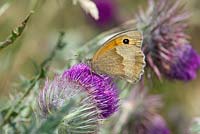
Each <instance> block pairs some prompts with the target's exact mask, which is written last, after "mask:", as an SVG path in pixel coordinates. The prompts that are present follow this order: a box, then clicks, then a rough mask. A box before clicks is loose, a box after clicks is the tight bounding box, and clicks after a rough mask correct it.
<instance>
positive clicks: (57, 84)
mask: <svg viewBox="0 0 200 134" xmlns="http://www.w3.org/2000/svg"><path fill="white" fill-rule="evenodd" d="M81 94H86V95H84V96H86V97H85V99H84V100H85V101H84V102H81V103H84V104H85V103H87V102H90V103H93V105H94V107H95V108H94V107H93V108H94V109H98V111H99V112H98V113H99V115H98V118H107V117H109V116H111V115H112V114H113V113H114V112H115V111H117V109H118V101H119V99H118V90H117V87H116V86H115V84H114V83H113V82H112V79H111V78H110V77H108V76H104V75H98V74H96V73H94V72H92V71H91V69H90V67H89V66H87V65H85V64H77V65H74V66H73V67H71V68H70V69H69V70H66V71H64V73H63V74H62V75H59V76H57V77H55V79H54V80H53V81H52V82H49V81H47V82H46V84H45V87H44V89H43V90H42V91H41V93H40V95H39V105H40V109H41V111H43V113H44V114H46V113H49V112H50V111H51V110H52V109H58V108H60V107H62V106H63V103H64V102H66V101H67V100H68V99H69V98H73V97H74V96H77V95H81ZM79 98H81V97H79Z"/></svg>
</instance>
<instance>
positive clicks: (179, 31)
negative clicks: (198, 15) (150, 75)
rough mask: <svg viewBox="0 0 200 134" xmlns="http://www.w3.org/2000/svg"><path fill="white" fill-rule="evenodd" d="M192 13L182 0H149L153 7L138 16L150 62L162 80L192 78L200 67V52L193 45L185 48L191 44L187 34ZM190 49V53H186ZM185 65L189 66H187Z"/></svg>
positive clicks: (145, 51) (144, 46) (146, 53)
mask: <svg viewBox="0 0 200 134" xmlns="http://www.w3.org/2000/svg"><path fill="white" fill-rule="evenodd" d="M189 16H190V15H189V13H188V12H186V11H185V9H184V5H182V4H181V3H180V0H177V1H169V0H159V1H158V2H157V3H155V1H154V0H149V9H148V10H147V11H146V12H144V11H142V10H141V11H140V13H139V14H138V15H137V21H138V28H139V29H141V30H143V31H144V34H145V35H144V43H143V50H144V53H145V55H146V60H147V63H148V65H149V66H150V67H151V68H152V69H153V71H154V72H155V73H156V75H157V76H158V77H159V78H160V79H161V76H162V75H165V76H167V77H169V78H173V79H178V80H191V79H193V78H195V76H196V71H197V69H199V68H200V66H199V59H200V57H199V56H198V54H197V53H196V52H195V51H194V50H193V49H192V48H191V47H190V48H189V50H186V49H185V48H187V47H189V45H186V44H189V41H188V39H189V36H188V35H187V34H186V33H185V30H186V28H187V22H186V20H187V19H188V18H189ZM186 51H187V54H186V55H182V54H183V53H185V52H186ZM190 58H192V60H190ZM185 65H186V66H187V67H183V66H185ZM188 66H190V67H188ZM192 66H195V68H193V67H192ZM166 70H167V73H166Z"/></svg>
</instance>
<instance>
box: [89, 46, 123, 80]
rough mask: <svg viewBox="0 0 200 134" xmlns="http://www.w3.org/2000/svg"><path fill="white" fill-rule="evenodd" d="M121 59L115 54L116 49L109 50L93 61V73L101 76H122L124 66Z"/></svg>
mask: <svg viewBox="0 0 200 134" xmlns="http://www.w3.org/2000/svg"><path fill="white" fill-rule="evenodd" d="M122 62H123V57H122V56H120V55H119V54H117V52H116V48H113V49H112V50H109V51H107V52H105V53H103V54H102V55H100V56H98V58H97V59H95V60H94V59H93V61H92V68H93V70H94V71H96V72H98V73H103V74H109V75H111V76H123V75H124V73H125V72H124V70H123V69H124V65H123V64H121V63H122Z"/></svg>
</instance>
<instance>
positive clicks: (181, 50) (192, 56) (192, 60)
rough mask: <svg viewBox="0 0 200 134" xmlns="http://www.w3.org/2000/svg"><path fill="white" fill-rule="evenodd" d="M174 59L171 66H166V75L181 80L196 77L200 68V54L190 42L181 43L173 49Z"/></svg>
mask: <svg viewBox="0 0 200 134" xmlns="http://www.w3.org/2000/svg"><path fill="white" fill-rule="evenodd" d="M171 51H172V52H173V51H174V53H172V54H171V55H172V56H173V57H172V59H173V60H172V61H169V63H170V64H169V65H170V66H169V67H168V68H165V70H164V71H165V72H166V75H167V76H168V77H170V78H174V79H179V80H185V81H187V80H192V79H194V78H196V73H197V70H198V69H199V68H200V56H199V55H198V54H197V52H196V51H195V50H194V49H193V48H192V47H191V46H190V45H188V44H185V45H180V46H178V47H177V48H175V49H174V50H171Z"/></svg>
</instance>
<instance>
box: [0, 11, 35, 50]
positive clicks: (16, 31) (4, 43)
mask: <svg viewBox="0 0 200 134" xmlns="http://www.w3.org/2000/svg"><path fill="white" fill-rule="evenodd" d="M32 14H33V11H31V12H30V13H29V15H28V16H27V17H26V18H25V19H24V20H23V21H22V23H21V24H20V25H19V26H18V27H17V28H15V29H14V30H13V31H12V32H11V35H9V36H8V38H7V39H6V40H5V41H2V42H0V50H2V49H3V48H5V47H7V46H9V45H11V44H13V43H14V42H15V40H16V39H17V38H18V37H20V36H21V34H22V33H23V31H24V29H25V27H26V25H27V23H28V21H29V19H30V17H31V15H32Z"/></svg>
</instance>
